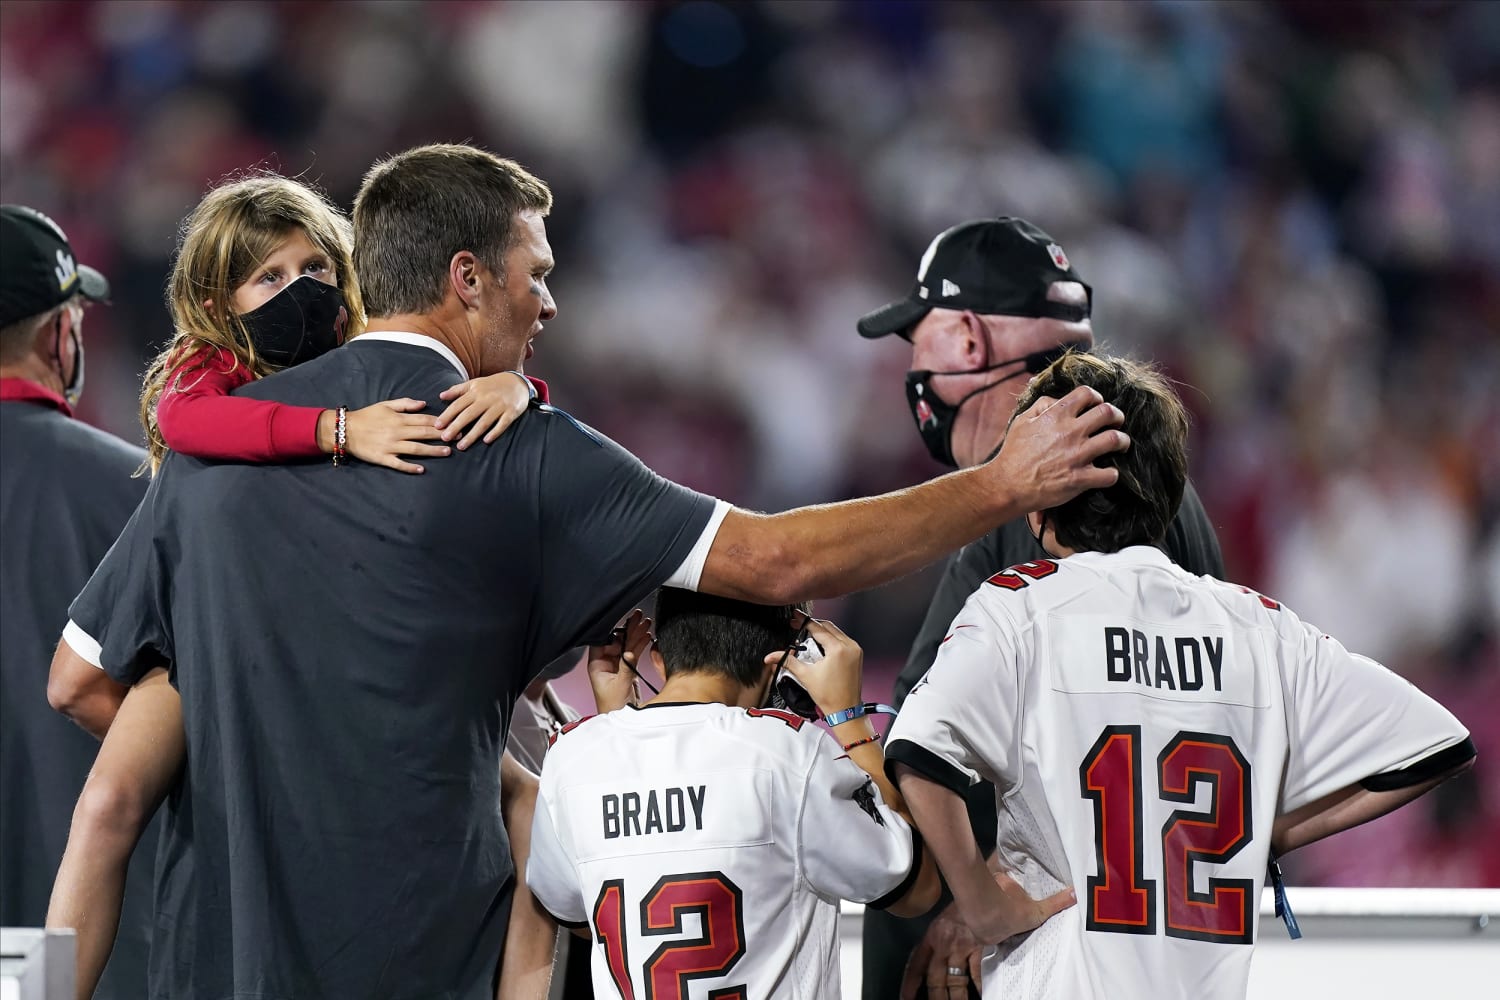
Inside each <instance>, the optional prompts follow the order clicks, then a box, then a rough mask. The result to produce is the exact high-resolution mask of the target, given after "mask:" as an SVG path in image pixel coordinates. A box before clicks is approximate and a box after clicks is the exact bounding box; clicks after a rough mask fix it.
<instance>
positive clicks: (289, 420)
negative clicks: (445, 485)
mask: <svg viewBox="0 0 1500 1000" xmlns="http://www.w3.org/2000/svg"><path fill="white" fill-rule="evenodd" d="M253 380H254V376H253V375H252V374H251V373H250V370H249V369H248V368H246V367H245V366H244V365H242V364H236V362H235V357H234V355H233V354H231V353H230V352H229V351H226V350H224V349H223V348H222V347H207V346H205V347H202V348H199V349H198V350H196V351H194V352H192V353H191V354H189V355H188V356H187V357H186V358H185V359H184V360H183V361H181V362H179V363H178V364H177V365H176V367H174V368H173V369H172V374H171V375H169V376H168V378H167V385H166V388H165V389H163V390H162V394H161V396H160V397H159V398H158V399H157V402H156V425H157V427H158V428H160V430H161V436H162V440H164V441H166V443H167V447H168V448H171V449H172V450H173V451H177V452H181V453H182V454H184V455H192V456H193V457H194V458H208V459H216V460H219V461H238V462H281V461H287V460H289V459H296V458H316V457H318V456H320V455H322V454H323V449H322V448H320V447H319V446H318V417H319V415H320V414H322V412H323V410H324V409H327V407H317V406H292V405H290V404H288V403H276V402H272V401H271V400H266V399H246V398H244V397H242V396H231V395H229V393H230V392H231V391H233V390H234V389H238V388H239V387H240V386H242V385H244V384H245V383H247V382H250V381H253ZM526 380H527V381H528V382H530V383H531V384H532V385H533V386H534V387H536V390H537V397H538V398H539V399H541V401H542V402H544V403H545V402H547V399H548V393H547V383H546V382H543V381H542V380H541V379H539V378H532V377H531V376H529V375H528V376H526Z"/></svg>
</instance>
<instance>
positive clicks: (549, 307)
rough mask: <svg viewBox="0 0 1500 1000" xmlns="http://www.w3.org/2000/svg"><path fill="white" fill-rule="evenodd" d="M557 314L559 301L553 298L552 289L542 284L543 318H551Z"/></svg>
mask: <svg viewBox="0 0 1500 1000" xmlns="http://www.w3.org/2000/svg"><path fill="white" fill-rule="evenodd" d="M556 315H557V303H556V302H555V301H553V299H552V291H551V290H550V289H549V288H547V287H546V286H545V285H544V286H542V319H543V320H550V319H552V318H553V317H554V316H556Z"/></svg>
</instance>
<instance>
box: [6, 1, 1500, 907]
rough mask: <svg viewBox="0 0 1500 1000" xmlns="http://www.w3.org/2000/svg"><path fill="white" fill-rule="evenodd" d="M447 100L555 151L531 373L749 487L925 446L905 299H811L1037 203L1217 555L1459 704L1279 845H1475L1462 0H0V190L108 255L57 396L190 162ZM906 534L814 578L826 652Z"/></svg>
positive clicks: (471, 132) (519, 154)
mask: <svg viewBox="0 0 1500 1000" xmlns="http://www.w3.org/2000/svg"><path fill="white" fill-rule="evenodd" d="M458 140H471V141H473V142H475V143H478V144H480V145H483V146H486V147H487V148H490V149H492V150H495V151H497V152H500V153H502V154H504V155H507V156H512V157H515V158H517V159H519V160H521V161H522V162H523V163H525V164H526V165H528V166H529V167H530V168H532V169H533V170H535V171H536V172H538V173H539V174H540V175H541V176H543V177H544V178H546V179H547V180H548V181H549V182H550V183H551V185H552V187H553V190H554V192H555V194H556V197H557V205H556V208H555V210H554V212H553V214H552V217H551V220H550V222H549V231H550V235H551V238H552V242H553V246H554V248H555V250H556V253H557V260H558V269H557V272H556V275H555V278H554V280H553V282H552V289H553V291H554V294H555V295H556V297H557V300H558V304H559V309H560V314H559V316H558V318H557V320H556V321H555V322H553V323H550V324H548V328H547V331H546V333H545V334H544V335H543V337H542V338H541V339H540V340H539V341H538V345H537V346H538V353H537V356H536V358H535V359H534V361H533V364H532V370H533V371H534V373H536V374H539V375H541V376H543V377H545V378H548V379H550V380H552V383H553V387H554V401H556V402H558V403H560V404H561V405H562V406H564V407H565V408H567V409H569V410H571V411H572V412H574V413H575V414H577V415H578V416H580V417H581V418H583V419H585V420H587V421H589V422H591V423H594V424H595V425H597V426H599V427H600V428H601V429H603V430H604V431H605V432H607V433H609V434H610V435H612V436H614V437H615V438H617V439H618V440H620V441H621V442H622V443H623V444H624V445H626V446H627V447H629V448H631V449H632V450H634V451H635V452H636V453H637V454H638V455H640V456H641V457H642V458H643V459H645V461H646V462H647V463H648V464H649V465H651V466H652V467H654V468H655V469H657V470H658V471H660V472H662V473H663V474H665V475H667V476H670V477H673V478H676V479H678V480H680V481H682V482H685V483H687V484H689V485H692V486H695V487H697V488H699V489H702V490H704V491H707V492H710V493H714V494H717V495H719V496H723V497H725V498H727V499H729V500H732V501H734V502H736V503H739V504H742V505H746V506H750V507H757V508H761V509H780V508H783V507H786V506H790V505H795V504H802V503H809V502H815V501H821V500H828V499H834V498H841V497H847V496H852V495H856V494H861V493H868V492H872V491H879V490H885V489H889V488H894V487H899V486H903V485H907V484H910V483H913V482H916V481H919V480H921V479H924V478H927V477H928V476H930V475H933V474H934V473H936V472H938V471H939V469H938V468H937V467H936V466H935V465H933V464H932V463H931V462H930V461H929V460H928V459H927V457H926V455H925V452H924V451H923V450H922V448H921V445H920V443H919V441H918V439H917V436H916V434H915V432H914V430H913V428H912V427H911V423H910V417H909V415H908V413H907V411H906V406H905V402H904V396H903V390H902V381H901V376H902V372H903V371H904V370H905V368H906V366H907V363H908V353H907V351H906V349H905V345H904V344H902V343H900V342H896V341H895V340H894V338H892V340H890V341H882V342H878V343H870V342H866V341H863V340H861V339H860V338H859V337H858V336H857V335H856V334H855V332H854V320H855V319H856V317H857V316H858V315H859V314H860V313H862V312H864V311H866V310H868V309H870V308H873V307H875V306H877V305H880V304H881V303H883V302H885V301H887V300H889V299H891V298H894V297H897V296H899V295H901V294H904V293H905V291H906V290H907V289H908V287H909V285H910V283H911V281H912V278H913V274H914V271H915V265H916V261H917V259H918V257H919V256H920V254H921V252H922V250H923V248H924V247H925V246H926V244H927V242H928V241H929V240H930V239H931V237H932V236H933V235H934V234H935V233H937V232H938V231H940V230H942V229H944V228H947V227H948V226H950V225H952V224H954V223H956V222H959V221H962V220H965V219H970V218H975V217H981V216H986V215H998V214H1016V215H1023V216H1025V217H1027V218H1029V219H1031V220H1033V221H1035V222H1036V223H1038V224H1039V225H1041V226H1042V227H1043V228H1045V229H1047V230H1049V231H1050V232H1051V233H1052V234H1053V235H1054V236H1055V237H1057V238H1058V239H1059V241H1060V242H1061V243H1062V244H1063V246H1065V247H1066V249H1067V252H1068V255H1069V256H1070V257H1071V258H1072V260H1073V262H1074V263H1075V265H1076V266H1077V267H1078V268H1079V270H1080V271H1081V273H1082V274H1083V275H1084V277H1085V278H1086V279H1087V280H1088V281H1090V282H1092V284H1093V285H1094V288H1095V292H1096V300H1095V301H1096V308H1095V328H1096V333H1097V334H1098V336H1099V337H1100V338H1101V341H1102V343H1103V345H1104V346H1105V347H1106V348H1108V349H1111V350H1114V351H1118V352H1126V353H1132V354H1135V355H1137V356H1140V357H1145V358H1150V359H1154V360H1156V361H1158V362H1160V363H1161V364H1162V365H1164V366H1165V367H1166V368H1167V370H1168V371H1169V372H1170V373H1171V374H1172V375H1173V376H1174V377H1176V378H1177V379H1179V380H1181V382H1182V383H1183V394H1184V397H1185V399H1186V401H1187V403H1188V405H1189V407H1190V408H1191V410H1192V411H1193V414H1194V417H1195V419H1196V427H1195V440H1194V450H1193V456H1192V458H1193V474H1194V477H1195V480H1196V482H1197V485H1198V488H1199V491H1200V492H1201V493H1202V495H1203V499H1204V502H1205V503H1206V505H1207V507H1208V509H1209V512H1210V514H1211V515H1212V517H1213V520H1214V523H1215V525H1216V526H1217V527H1218V530H1219V537H1220V540H1221V542H1222V544H1223V547H1224V554H1225V558H1226V562H1227V564H1228V568H1229V575H1230V576H1231V578H1233V579H1235V580H1236V581H1237V582H1241V583H1244V584H1246V585H1248V586H1251V587H1254V588H1256V589H1259V590H1261V591H1264V592H1266V593H1268V594H1271V595H1273V596H1275V597H1277V598H1279V599H1281V600H1284V601H1286V602H1287V603H1288V604H1289V605H1290V606H1292V607H1293V608H1295V609H1296V610H1297V611H1298V612H1299V613H1300V614H1301V615H1302V616H1303V617H1304V618H1305V619H1307V620H1309V621H1312V622H1316V623H1317V624H1318V625H1320V626H1321V627H1323V628H1324V629H1326V630H1327V631H1329V632H1331V633H1333V634H1334V635H1337V636H1339V637H1341V638H1343V639H1344V640H1346V642H1347V644H1348V645H1349V646H1350V647H1351V648H1353V649H1355V650H1356V651H1359V652H1362V653H1365V654H1368V655H1370V656H1372V657H1374V658H1376V659H1378V660H1381V661H1382V662H1385V663H1387V664H1389V665H1390V666H1392V667H1393V668H1395V669H1396V670H1398V671H1400V672H1401V673H1403V674H1405V675H1406V676H1408V677H1410V678H1411V679H1412V680H1413V681H1415V682H1416V683H1418V684H1419V685H1420V686H1421V687H1423V688H1424V689H1425V690H1427V691H1429V692H1430V693H1432V694H1433V695H1435V696H1436V697H1437V698H1439V699H1440V700H1441V701H1443V702H1444V703H1445V704H1447V705H1448V706H1449V707H1450V708H1452V710H1453V711H1455V712H1456V713H1457V714H1458V715H1459V717H1460V718H1462V719H1463V720H1464V722H1465V723H1466V724H1467V725H1468V726H1469V727H1470V728H1471V729H1472V730H1473V731H1474V736H1475V740H1476V742H1477V743H1478V744H1479V747H1480V753H1481V759H1480V763H1479V766H1478V767H1477V768H1476V769H1475V770H1474V771H1473V772H1471V773H1470V774H1469V775H1467V776H1466V777H1464V778H1463V779H1460V780H1458V781H1454V782H1452V783H1450V784H1449V785H1447V786H1445V787H1444V788H1443V789H1442V790H1441V791H1440V792H1439V793H1438V794H1436V795H1433V796H1430V797H1428V798H1426V799H1424V800H1423V801H1422V802H1420V803H1418V804H1417V805H1416V806H1414V807H1412V808H1408V809H1405V810H1402V811H1400V812H1398V813H1396V814H1393V815H1392V816H1390V817H1387V818H1386V819H1384V820H1382V821H1380V822H1378V823H1375V824H1371V825H1369V826H1367V827H1364V828H1361V829H1359V830H1356V831H1352V832H1350V833H1347V834H1344V835H1342V836H1340V837H1339V838H1337V839H1335V840H1334V841H1332V842H1331V843H1329V844H1327V845H1326V846H1324V845H1318V846H1315V847H1313V848H1310V849H1308V850H1307V851H1305V852H1303V853H1302V855H1300V856H1298V857H1297V858H1296V859H1295V862H1296V863H1295V865H1294V866H1292V867H1293V869H1294V870H1293V873H1292V874H1293V877H1294V878H1297V879H1300V880H1302V881H1304V882H1314V883H1322V884H1336V885H1361V884H1364V885H1434V886H1448V885H1487V886H1500V765H1497V760H1500V648H1497V633H1500V448H1497V447H1496V446H1497V445H1500V4H1494V3H1480V2H1473V3H1469V2H1458V0H1432V2H1406V3H1401V2H1395V0H1351V2H1338V3H1335V2H1313V0H1303V2H1291V0H1287V2H1250V0H1245V2H1234V3H1229V2H1224V3H1213V2H1196V0H1194V2H1140V3H1123V2H1120V3H1116V2H1103V0H1101V2H1078V3H1074V2H1045V0H1044V2H1033V3H1005V4H1000V3H982V2H954V3H944V2H918V0H891V2H875V0H869V2H817V0H795V2H778V3H728V2H709V0H694V2H687V3H653V2H632V3H625V2H607V0H569V2H552V3H544V2H508V3H500V2H496V3H483V2H426V3H421V2H402V0H378V2H370V0H365V2H361V0H344V2H339V3H297V2H276V3H267V2H248V0H246V2H234V0H228V2H214V3H208V2H165V0H125V2H110V3H106V2H46V3H33V2H25V0H6V2H5V3H3V4H0V200H4V201H6V202H22V203H25V204H29V205H33V206H35V207H38V208H40V209H42V210H43V211H45V212H47V213H48V214H50V215H52V216H53V217H55V218H56V219H57V220H58V221H59V222H60V223H61V224H62V225H63V227H64V228H65V229H66V230H67V232H68V234H69V235H70V237H71V238H72V241H73V243H74V245H75V247H76V248H77V249H78V250H79V253H80V257H81V259H82V260H84V261H87V262H89V263H91V264H94V265H95V266H98V267H99V268H101V269H102V270H104V271H105V273H106V274H108V275H109V276H110V278H111V279H112V280H113V282H114V287H115V297H114V304H113V306H112V307H109V308H102V309H95V310H92V311H91V313H90V316H89V319H88V322H87V326H86V342H87V346H88V358H89V365H88V375H89V377H88V386H87V390H86V393H85V396H84V404H83V407H82V414H83V416H84V417H85V418H86V419H88V420H90V421H93V422H95V423H98V424H100V425H102V426H104V427H107V428H109V429H110V430H113V431H115V432H116V433H118V434H121V435H123V436H126V437H129V438H132V439H138V438H139V436H140V435H139V427H138V425H137V422H136V417H135V395H136V393H137V391H138V389H139V378H140V374H141V372H142V370H143V368H144V365H145V362H146V359H147V358H148V356H149V355H150V354H151V353H152V352H153V351H154V350H155V349H156V348H157V347H159V346H160V344H161V343H162V342H163V341H164V340H165V339H166V338H167V337H168V336H169V334H170V328H169V321H168V317H167V313H166V310H165V307H164V305H163V289H164V286H165V280H166V274H167V269H168V266H169V262H170V256H171V253H172V249H173V245H174V240H175V237H176V231H177V227H178V224H179V222H180V221H181V219H182V217H183V216H184V215H185V214H186V213H187V211H188V210H189V209H190V208H191V207H192V206H193V204H194V203H195V202H196V201H197V199H198V197H199V196H200V195H201V194H202V193H203V191H204V190H205V188H206V187H207V186H208V185H209V184H210V183H211V182H212V181H214V180H215V179H218V178H220V177H222V176H223V175H225V174H226V173H229V172H231V171H234V170H237V169H243V168H245V167H249V166H255V165H263V166H269V167H272V168H275V169H277V170H280V171H281V172H283V173H287V174H292V175H296V176H299V177H302V178H304V179H307V180H310V181H313V182H315V183H317V184H319V185H321V186H322V187H323V188H324V189H326V190H327V191H328V192H329V193H330V194H331V195H332V196H333V198H334V199H335V200H336V201H337V202H339V203H340V204H341V205H343V206H345V207H346V208H347V207H348V206H349V204H350V202H351V201H352V197H353V194H354V192H355V190H356V188H357V186H358V184H359V180H360V177H361V175H362V174H363V172H364V171H365V169H366V168H367V167H368V166H369V165H370V163H371V162H372V161H373V160H374V159H376V158H377V157H379V156H381V155H383V154H386V153H389V152H393V151H397V150H400V149H402V148H405V147H407V146H409V145H414V144H418V143H423V142H431V141H458ZM934 580H935V577H934V575H933V571H928V572H927V573H925V574H921V575H918V576H915V577H912V578H910V579H908V580H905V581H902V582H900V583H898V584H895V585H892V586H889V587H886V588H882V589H881V590H878V591H874V592H870V593H866V594H862V595H858V596H856V597H854V598H850V599H846V600H843V601H838V602H827V603H826V604H824V605H823V606H822V607H821V613H826V614H827V615H830V616H832V617H835V618H837V619H838V620H839V621H840V622H841V623H842V624H843V625H844V626H845V627H846V628H847V629H848V630H849V631H850V632H851V633H852V634H853V635H854V636H855V637H856V638H857V639H859V640H860V641H861V642H862V643H863V644H864V645H865V647H866V649H867V652H868V658H869V664H870V665H869V667H868V671H869V674H870V679H869V685H868V686H869V691H868V693H869V694H871V695H876V694H884V693H885V692H887V691H888V690H889V685H890V681H891V678H892V677H893V676H894V671H895V670H896V669H897V668H898V667H899V664H900V663H901V661H902V660H903V659H904V657H905V653H906V649H907V646H908V644H909V642H910V640H911V637H912V636H913V635H914V633H915V630H916V626H917V624H918V622H919V621H920V619H921V616H922V614H923V612H924V610H925V607H926V603H927V598H928V596H929V594H930V591H931V588H932V586H933V583H934ZM565 687H566V689H567V690H568V691H569V692H570V693H571V694H572V695H574V696H575V700H583V699H585V698H586V695H585V692H586V686H580V685H579V684H578V683H577V680H576V678H570V679H569V680H568V681H566V682H565Z"/></svg>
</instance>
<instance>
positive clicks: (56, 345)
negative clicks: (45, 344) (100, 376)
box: [52, 305, 83, 395]
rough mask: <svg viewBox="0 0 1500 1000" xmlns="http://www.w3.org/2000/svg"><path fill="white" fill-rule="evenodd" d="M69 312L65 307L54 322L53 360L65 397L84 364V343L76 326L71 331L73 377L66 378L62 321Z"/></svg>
mask: <svg viewBox="0 0 1500 1000" xmlns="http://www.w3.org/2000/svg"><path fill="white" fill-rule="evenodd" d="M67 312H68V307H67V306H66V305H65V306H63V308H62V312H59V313H58V314H57V317H56V318H55V319H53V321H52V360H53V362H54V363H55V364H56V365H57V377H58V378H59V379H61V380H62V384H63V394H64V395H66V394H67V392H68V390H69V389H72V388H73V384H74V382H75V380H76V379H77V378H78V366H79V365H80V364H82V363H83V350H82V349H83V342H82V341H81V340H80V339H79V336H78V329H77V327H76V326H75V327H74V328H73V329H72V330H71V331H70V333H71V334H72V339H73V374H72V376H71V377H64V375H63V363H62V321H63V316H64V315H65V314H66V313H67Z"/></svg>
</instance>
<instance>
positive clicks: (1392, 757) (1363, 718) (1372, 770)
mask: <svg viewBox="0 0 1500 1000" xmlns="http://www.w3.org/2000/svg"><path fill="white" fill-rule="evenodd" d="M1276 613H1277V614H1283V615H1286V616H1288V620H1287V621H1286V622H1284V623H1282V624H1281V637H1282V643H1283V651H1284V652H1283V664H1282V685H1283V688H1284V690H1285V692H1286V703H1287V738H1288V744H1289V750H1288V758H1287V769H1286V777H1285V780H1284V782H1283V787H1282V798H1281V809H1282V811H1283V812H1291V811H1293V810H1295V809H1297V808H1299V807H1301V806H1303V805H1306V804H1307V803H1309V802H1313V801H1316V800H1317V799H1319V798H1321V797H1322V796H1324V795H1327V794H1329V793H1330V792H1335V791H1337V790H1339V789H1340V788H1344V787H1346V786H1348V785H1352V784H1355V783H1363V784H1364V785H1365V786H1366V787H1368V788H1371V789H1373V790H1377V791H1381V790H1390V789H1394V788H1400V787H1404V786H1407V785H1413V784H1418V783H1420V782H1422V781H1425V780H1427V779H1428V778H1431V777H1435V776H1436V775H1437V774H1440V773H1442V772H1444V771H1446V770H1448V769H1449V768H1450V767H1452V766H1455V765H1457V764H1461V763H1463V762H1464V761H1466V760H1468V759H1469V758H1471V757H1473V756H1474V745H1473V743H1472V742H1471V741H1470V739H1469V731H1468V730H1467V729H1465V728H1464V726H1463V724H1462V723H1460V722H1459V721H1458V719H1457V718H1455V717H1454V715H1453V713H1451V712H1449V711H1448V710H1447V709H1446V708H1444V707H1443V706H1442V705H1439V704H1438V703H1437V702H1436V701H1434V700H1433V699H1432V698H1430V697H1428V696H1427V695H1426V694H1424V693H1423V692H1422V691H1420V690H1419V689H1418V688H1417V687H1416V686H1415V685H1413V684H1412V683H1411V682H1410V681H1408V680H1406V679H1405V678H1404V677H1401V676H1399V675H1398V674H1395V673H1393V672H1392V671H1390V670H1387V669H1386V668H1385V667H1383V666H1381V665H1380V664H1379V663H1376V662H1375V661H1374V660H1371V659H1369V658H1367V657H1364V656H1359V655H1357V654H1354V653H1350V652H1349V651H1348V650H1347V649H1345V648H1344V647H1343V645H1342V644H1341V643H1339V641H1338V640H1336V639H1334V638H1332V637H1330V636H1327V635H1323V634H1322V633H1320V632H1319V631H1318V630H1317V629H1315V628H1313V627H1311V626H1310V625H1307V624H1306V623H1304V622H1302V621H1300V620H1298V619H1297V618H1296V616H1295V615H1293V614H1291V612H1290V611H1288V610H1287V609H1285V608H1283V609H1281V610H1280V611H1278V612H1276Z"/></svg>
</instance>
